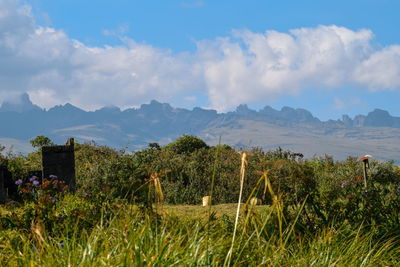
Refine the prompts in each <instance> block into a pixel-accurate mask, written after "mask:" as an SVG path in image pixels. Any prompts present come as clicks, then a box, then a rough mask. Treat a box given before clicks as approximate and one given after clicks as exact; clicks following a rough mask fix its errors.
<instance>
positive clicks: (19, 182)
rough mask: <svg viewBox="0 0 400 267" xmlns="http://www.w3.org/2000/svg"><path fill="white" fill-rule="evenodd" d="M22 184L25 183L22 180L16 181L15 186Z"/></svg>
mask: <svg viewBox="0 0 400 267" xmlns="http://www.w3.org/2000/svg"><path fill="white" fill-rule="evenodd" d="M22 183H23V182H22V179H18V180H16V181H15V184H16V185H20V184H22Z"/></svg>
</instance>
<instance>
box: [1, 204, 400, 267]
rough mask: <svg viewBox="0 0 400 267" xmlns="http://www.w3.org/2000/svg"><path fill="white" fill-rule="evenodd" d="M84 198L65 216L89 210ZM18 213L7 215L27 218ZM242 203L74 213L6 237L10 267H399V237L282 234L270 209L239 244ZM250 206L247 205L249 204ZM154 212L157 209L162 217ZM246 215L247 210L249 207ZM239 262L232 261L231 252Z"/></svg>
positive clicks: (244, 224)
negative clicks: (80, 208)
mask: <svg viewBox="0 0 400 267" xmlns="http://www.w3.org/2000/svg"><path fill="white" fill-rule="evenodd" d="M84 204H85V203H83V202H82V201H81V200H79V199H77V198H76V197H69V198H68V197H67V198H65V199H64V200H62V201H60V203H58V207H57V210H58V211H59V210H64V211H65V210H68V209H70V207H71V206H73V205H75V206H79V205H84ZM24 208H25V207H17V208H10V209H9V210H8V211H7V212H5V211H4V209H3V211H2V214H3V215H2V217H3V218H4V215H5V214H7V213H8V214H9V213H10V212H11V213H20V214H23V211H22V209H24ZM236 208H237V206H236V204H222V205H216V206H213V207H212V208H211V211H212V212H211V216H210V217H209V208H208V207H201V206H188V205H179V206H172V205H163V206H157V207H156V208H155V209H153V211H152V212H146V211H143V210H141V209H139V208H138V207H136V206H132V205H127V204H120V203H118V204H115V205H113V206H112V207H111V210H113V211H114V213H113V215H112V216H108V215H107V213H108V212H110V210H108V211H107V209H106V208H104V207H102V208H101V210H99V212H100V214H101V215H100V217H99V220H98V221H97V223H94V225H93V226H90V227H88V226H87V225H85V220H89V218H86V217H84V215H76V216H75V217H72V216H71V215H72V214H68V212H67V215H68V216H71V217H69V219H67V220H65V221H64V225H62V226H60V225H58V227H56V226H57V225H56V222H54V225H52V230H51V231H50V228H49V229H46V227H45V226H44V224H43V223H42V222H40V221H36V222H35V223H34V224H32V225H31V226H30V227H29V228H28V229H23V228H19V229H5V230H2V231H1V232H0V252H1V260H0V262H1V265H2V266H396V265H397V264H398V263H399V257H400V249H399V246H398V236H392V237H390V238H389V237H388V238H386V239H385V240H376V239H375V238H374V235H373V232H366V231H363V229H362V227H360V228H358V229H350V228H348V227H345V226H343V227H338V228H337V227H330V228H325V229H319V230H317V231H315V233H314V234H313V235H307V234H300V233H296V231H294V230H293V229H292V228H291V226H290V225H288V226H285V227H284V229H283V231H282V235H280V234H279V229H278V228H277V225H278V224H277V223H278V221H277V220H276V216H274V209H273V207H270V206H258V207H256V208H255V209H253V210H252V211H250V212H247V213H244V212H242V213H241V216H240V219H239V224H238V228H237V238H236V240H235V242H234V243H233V244H232V235H233V231H234V217H235V213H236ZM242 208H243V205H242ZM154 211H157V213H155V212H154ZM242 211H243V209H242ZM214 212H215V213H214ZM231 249H232V254H231V255H232V256H231V257H230V258H229V257H228V255H229V251H230V250H231Z"/></svg>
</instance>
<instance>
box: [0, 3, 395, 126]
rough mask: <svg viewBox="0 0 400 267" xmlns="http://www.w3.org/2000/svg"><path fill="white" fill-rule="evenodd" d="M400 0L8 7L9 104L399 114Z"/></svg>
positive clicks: (1, 43)
mask: <svg viewBox="0 0 400 267" xmlns="http://www.w3.org/2000/svg"><path fill="white" fill-rule="evenodd" d="M399 12H400V1H398V0H351V1H349V0H347V1H342V0H332V1H331V0H318V1H317V0H298V1H294V0H279V1H277V0H274V1H272V0H246V1H244V0H230V1H228V0H208V1H207V0H157V1H156V0H147V1H135V0H113V1H110V0H96V1H94V0H85V1H82V0H0V102H3V101H16V99H17V96H18V95H19V94H21V93H23V92H27V93H28V94H29V96H30V98H31V100H32V101H33V102H34V103H35V104H37V105H39V106H41V107H44V108H50V107H52V106H54V105H58V104H65V103H67V102H68V103H72V104H73V105H76V106H78V107H80V108H83V109H86V110H94V109H97V108H100V107H103V106H118V107H121V108H123V109H124V108H128V107H137V106H140V105H141V104H143V103H148V102H150V101H151V100H152V99H155V100H158V101H160V102H168V103H170V104H171V105H173V106H175V107H184V108H193V107H195V106H200V107H203V108H213V109H216V110H218V111H219V112H226V111H230V110H234V109H235V108H236V107H237V106H238V105H240V104H247V105H248V106H249V107H250V108H254V109H260V108H262V107H264V106H266V105H270V106H272V107H274V108H277V109H280V108H282V107H283V106H291V107H294V108H305V109H308V110H310V111H311V112H312V113H313V114H314V115H315V116H317V117H319V118H321V119H323V120H326V119H338V118H340V117H341V115H342V114H349V115H350V116H354V115H357V114H366V113H368V112H370V111H372V110H373V109H375V108H381V109H385V110H388V111H389V112H390V113H391V114H392V115H395V116H400V105H399V104H398V102H399V100H400V34H399V33H400V32H399V31H400V30H399V29H400V17H399V16H398V14H399Z"/></svg>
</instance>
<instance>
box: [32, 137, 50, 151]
mask: <svg viewBox="0 0 400 267" xmlns="http://www.w3.org/2000/svg"><path fill="white" fill-rule="evenodd" d="M29 143H31V145H32V147H35V148H41V147H43V146H51V145H53V144H54V143H53V141H51V139H50V138H48V137H47V136H44V135H39V136H36V137H35V138H34V139H32V140H31V141H29Z"/></svg>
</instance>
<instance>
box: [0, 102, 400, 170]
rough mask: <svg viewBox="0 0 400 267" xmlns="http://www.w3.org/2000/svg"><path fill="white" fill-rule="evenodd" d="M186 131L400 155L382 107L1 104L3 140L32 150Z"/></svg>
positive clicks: (247, 142) (395, 123) (395, 130)
mask: <svg viewBox="0 0 400 267" xmlns="http://www.w3.org/2000/svg"><path fill="white" fill-rule="evenodd" d="M183 134H190V135H196V136H199V137H200V138H202V139H204V140H205V141H206V142H207V143H209V144H216V143H218V140H219V136H221V138H222V143H226V144H229V145H231V146H234V147H236V148H243V149H247V148H249V147H254V146H257V147H261V148H264V149H274V148H277V147H282V148H284V149H290V150H292V151H295V152H301V153H303V154H304V155H306V156H307V157H312V156H321V155H325V154H328V155H332V156H334V157H335V159H344V158H346V157H347V156H360V155H363V154H366V153H368V154H372V155H373V156H374V157H376V158H377V159H380V160H394V161H395V162H396V163H398V162H400V118H399V117H394V116H391V115H390V114H389V112H387V111H385V110H381V109H375V110H373V111H372V112H370V113H368V114H367V115H357V116H355V117H354V118H350V117H349V116H347V115H343V117H342V118H341V119H339V120H329V121H321V120H319V119H318V118H317V117H314V116H313V114H311V112H309V111H307V110H305V109H294V108H291V107H283V108H282V109H281V110H276V109H273V108H272V107H270V106H265V107H264V108H263V109H261V110H259V111H256V110H252V109H249V108H248V107H247V106H246V105H240V106H238V107H237V108H236V110H235V111H232V112H227V113H217V111H215V110H209V109H202V108H194V109H193V110H188V109H183V108H173V107H171V106H170V105H169V104H167V103H159V102H157V101H155V100H153V101H151V102H150V103H149V104H143V105H141V106H140V107H139V108H130V109H126V110H120V109H119V108H118V107H104V108H101V109H99V110H96V111H85V110H82V109H79V108H77V107H75V106H73V105H71V104H65V105H59V106H55V107H53V108H50V109H48V110H44V109H42V108H40V107H38V106H36V105H34V104H33V103H32V102H31V101H30V99H29V96H28V95H27V94H23V95H21V97H20V98H19V99H18V100H17V101H14V102H12V103H11V102H3V103H2V105H1V107H0V144H3V145H7V146H10V145H12V146H13V149H14V151H17V152H23V153H26V152H29V151H31V150H32V148H31V147H30V146H29V140H30V139H32V138H34V137H35V136H37V135H45V136H48V137H50V138H51V139H52V140H53V141H54V142H56V143H64V142H65V140H66V139H67V138H68V137H75V138H76V139H77V140H78V141H80V142H85V141H90V142H95V143H97V144H101V145H108V146H111V147H115V148H122V147H125V148H127V149H128V150H137V149H142V148H144V147H146V146H147V144H148V143H150V142H158V143H160V144H166V143H169V142H171V141H173V140H175V139H176V138H178V137H179V136H181V135H183Z"/></svg>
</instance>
